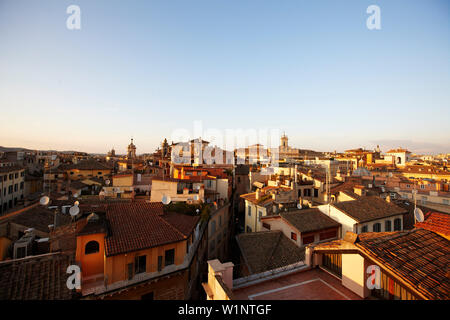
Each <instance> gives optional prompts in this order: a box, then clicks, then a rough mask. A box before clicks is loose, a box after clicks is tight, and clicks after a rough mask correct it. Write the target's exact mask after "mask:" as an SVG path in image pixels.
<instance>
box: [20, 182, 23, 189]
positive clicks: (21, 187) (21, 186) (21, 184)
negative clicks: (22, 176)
mask: <svg viewBox="0 0 450 320" xmlns="http://www.w3.org/2000/svg"><path fill="white" fill-rule="evenodd" d="M20 190H23V181H22V182H21V183H20Z"/></svg>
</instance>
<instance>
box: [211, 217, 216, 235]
mask: <svg viewBox="0 0 450 320" xmlns="http://www.w3.org/2000/svg"><path fill="white" fill-rule="evenodd" d="M215 232H216V221H214V220H213V221H211V235H213V234H214V233H215Z"/></svg>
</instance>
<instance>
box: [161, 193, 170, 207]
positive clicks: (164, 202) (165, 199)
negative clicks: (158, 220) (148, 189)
mask: <svg viewBox="0 0 450 320" xmlns="http://www.w3.org/2000/svg"><path fill="white" fill-rule="evenodd" d="M170 201H171V199H170V196H166V195H164V196H163V197H162V203H163V204H166V205H167V204H169V203H170Z"/></svg>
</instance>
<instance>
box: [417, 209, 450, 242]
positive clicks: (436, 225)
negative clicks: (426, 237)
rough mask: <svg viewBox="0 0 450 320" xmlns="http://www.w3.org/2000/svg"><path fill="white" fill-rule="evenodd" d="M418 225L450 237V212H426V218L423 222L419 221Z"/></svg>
mask: <svg viewBox="0 0 450 320" xmlns="http://www.w3.org/2000/svg"><path fill="white" fill-rule="evenodd" d="M416 227H417V228H423V229H427V230H430V231H433V232H436V233H439V234H442V235H444V236H446V237H450V214H448V213H442V212H428V213H426V214H425V220H424V221H423V222H417V223H416Z"/></svg>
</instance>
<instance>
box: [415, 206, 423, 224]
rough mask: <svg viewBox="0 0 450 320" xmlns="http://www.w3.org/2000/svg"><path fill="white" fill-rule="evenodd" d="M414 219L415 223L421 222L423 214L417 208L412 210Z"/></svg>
mask: <svg viewBox="0 0 450 320" xmlns="http://www.w3.org/2000/svg"><path fill="white" fill-rule="evenodd" d="M414 217H415V218H416V220H417V222H423V220H424V218H423V212H422V210H420V209H419V208H415V209H414Z"/></svg>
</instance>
